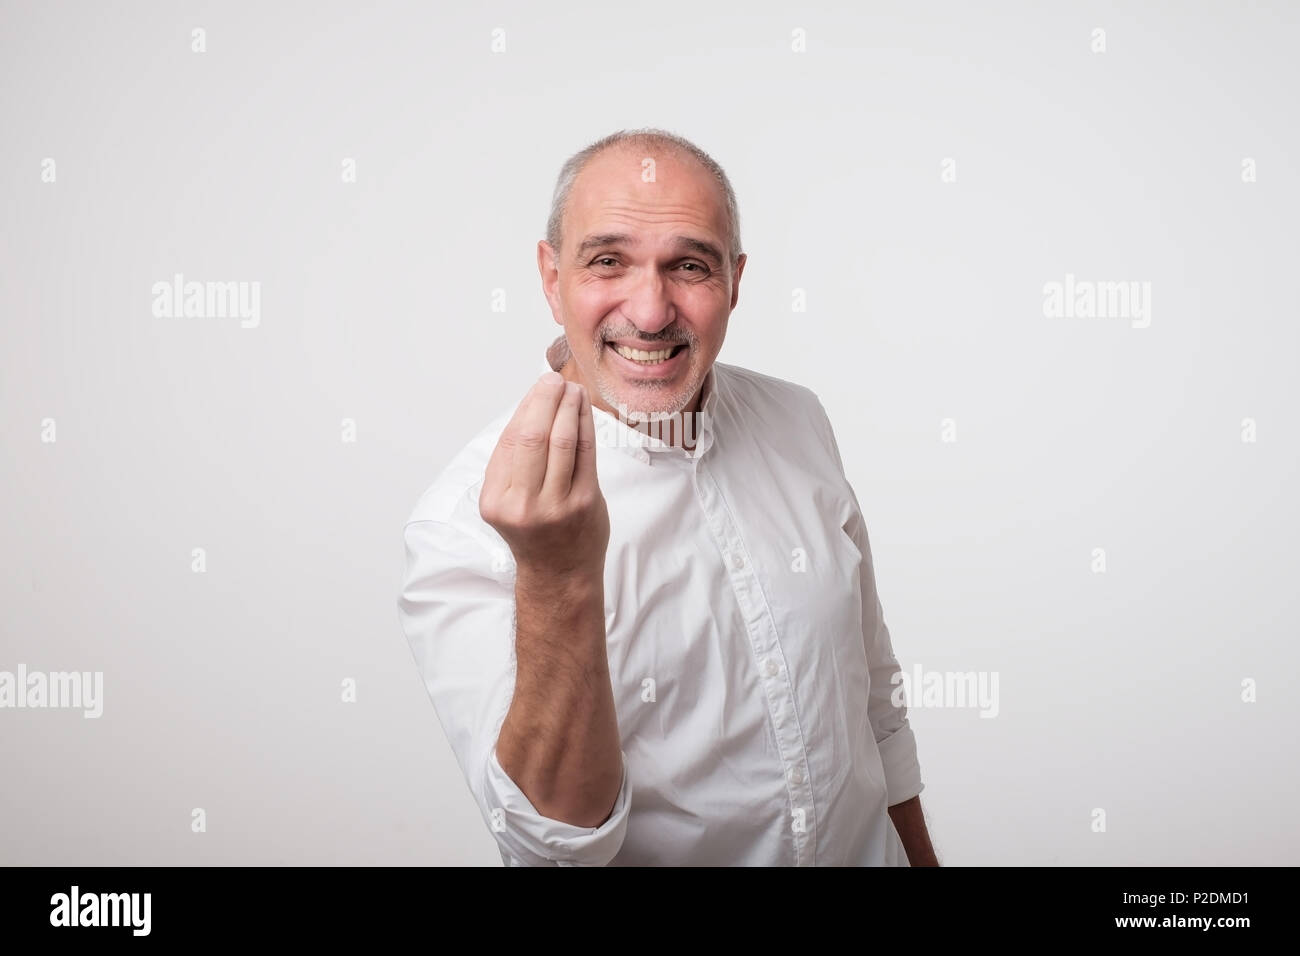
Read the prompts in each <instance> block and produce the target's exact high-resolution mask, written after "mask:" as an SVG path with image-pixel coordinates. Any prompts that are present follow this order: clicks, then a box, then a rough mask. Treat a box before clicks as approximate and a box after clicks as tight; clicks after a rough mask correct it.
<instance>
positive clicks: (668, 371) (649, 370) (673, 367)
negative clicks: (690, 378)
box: [605, 342, 691, 379]
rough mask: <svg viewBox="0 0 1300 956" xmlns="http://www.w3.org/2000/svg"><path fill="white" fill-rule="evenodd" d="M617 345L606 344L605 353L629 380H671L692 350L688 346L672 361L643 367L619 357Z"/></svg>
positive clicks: (668, 360) (671, 359) (612, 343)
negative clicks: (615, 348) (615, 346)
mask: <svg viewBox="0 0 1300 956" xmlns="http://www.w3.org/2000/svg"><path fill="white" fill-rule="evenodd" d="M615 344H616V343H614V342H606V343H605V351H607V352H608V353H609V354H610V356H611V357H612V359H613V362H614V364H615V365H616V366H617V367H618V368H619V369H620V370H621V371H622V373H623V374H624V375H625V376H626V377H627V378H642V379H649V378H669V377H671V376H673V375H676V374H677V370H678V369H679V368H681V366H682V364H683V363H684V362H685V361H686V359H687V358H688V357H689V355H690V352H691V348H690V346H689V345H688V346H686V347H685V348H683V349H682V350H681V351H680V352H678V353H677V354H676V355H674V356H673V357H672V358H670V359H667V360H665V361H663V362H658V363H656V364H654V365H642V364H640V363H639V362H633V361H632V360H631V359H625V358H623V356H621V355H619V354H618V352H616V351H615V350H614V345H615ZM642 351H647V352H648V351H651V350H650V349H642Z"/></svg>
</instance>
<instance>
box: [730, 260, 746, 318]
mask: <svg viewBox="0 0 1300 956" xmlns="http://www.w3.org/2000/svg"><path fill="white" fill-rule="evenodd" d="M748 261H749V256H747V255H746V254H745V253H743V252H742V253H741V254H740V258H739V259H737V260H736V271H735V273H734V274H733V275H732V277H731V307H732V308H733V309H734V308H735V307H736V303H737V302H739V301H740V274H741V273H742V272H744V271H745V263H746V262H748Z"/></svg>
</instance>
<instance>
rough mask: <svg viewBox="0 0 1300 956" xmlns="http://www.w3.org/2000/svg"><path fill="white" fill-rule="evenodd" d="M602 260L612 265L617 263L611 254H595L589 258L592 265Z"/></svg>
mask: <svg viewBox="0 0 1300 956" xmlns="http://www.w3.org/2000/svg"><path fill="white" fill-rule="evenodd" d="M602 262H608V263H611V264H613V265H618V260H617V259H615V258H614V257H613V256H597V257H596V258H595V259H592V260H591V264H592V265H598V264H600V263H602Z"/></svg>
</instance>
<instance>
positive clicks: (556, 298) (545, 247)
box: [537, 239, 564, 326]
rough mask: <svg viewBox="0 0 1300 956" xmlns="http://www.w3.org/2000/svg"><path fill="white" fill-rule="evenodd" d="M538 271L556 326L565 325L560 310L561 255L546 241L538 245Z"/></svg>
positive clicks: (543, 293)
mask: <svg viewBox="0 0 1300 956" xmlns="http://www.w3.org/2000/svg"><path fill="white" fill-rule="evenodd" d="M537 271H538V273H539V274H540V275H541V277H542V295H544V296H546V301H547V304H549V305H550V307H551V316H552V318H554V319H555V324H556V325H560V326H562V325H564V317H563V316H564V312H563V310H562V309H561V308H560V270H559V255H558V253H557V252H556V251H555V249H553V248H552V247H551V244H550V243H549V242H547V241H546V240H545V239H542V240H541V241H539V242H538V243H537Z"/></svg>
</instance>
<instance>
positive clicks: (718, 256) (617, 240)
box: [575, 232, 722, 268]
mask: <svg viewBox="0 0 1300 956" xmlns="http://www.w3.org/2000/svg"><path fill="white" fill-rule="evenodd" d="M672 241H673V245H674V246H676V247H677V248H678V249H685V250H689V251H691V252H694V253H695V254H696V255H699V256H702V257H704V258H705V259H708V260H709V261H710V262H712V263H713V264H714V265H715V266H717V267H718V268H721V267H722V252H721V251H720V250H719V249H718V247H717V246H715V245H714V244H713V243H711V242H706V241H705V240H703V239H697V238H695V237H694V236H673V240H672ZM638 244H639V243H638V241H637V240H636V239H634V238H632V237H631V236H629V235H627V234H626V233H622V232H607V233H601V234H599V235H595V236H588V237H587V238H586V239H583V240H582V242H580V243H579V244H578V251H577V253H576V254H575V255H576V257H577V259H578V260H579V263H581V262H582V260H585V259H586V258H587V254H588V253H589V252H592V251H593V250H595V249H598V248H601V247H605V246H635V245H638Z"/></svg>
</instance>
